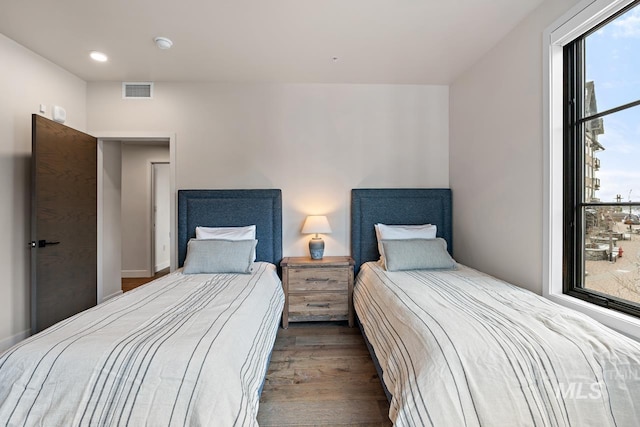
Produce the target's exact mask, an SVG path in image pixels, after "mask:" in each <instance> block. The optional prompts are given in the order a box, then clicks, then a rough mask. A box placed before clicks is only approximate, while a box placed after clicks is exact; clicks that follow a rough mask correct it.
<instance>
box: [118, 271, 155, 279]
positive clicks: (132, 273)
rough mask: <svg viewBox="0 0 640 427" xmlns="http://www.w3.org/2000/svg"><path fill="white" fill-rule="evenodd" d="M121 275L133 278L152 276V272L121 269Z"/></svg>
mask: <svg viewBox="0 0 640 427" xmlns="http://www.w3.org/2000/svg"><path fill="white" fill-rule="evenodd" d="M122 277H123V278H125V279H133V278H136V277H153V273H152V272H150V271H149V270H122Z"/></svg>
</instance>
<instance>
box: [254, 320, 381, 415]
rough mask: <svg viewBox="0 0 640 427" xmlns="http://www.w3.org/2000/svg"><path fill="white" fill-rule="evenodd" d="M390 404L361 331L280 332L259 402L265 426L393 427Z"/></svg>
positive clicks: (341, 327) (302, 326)
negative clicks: (389, 414) (391, 426)
mask: <svg viewBox="0 0 640 427" xmlns="http://www.w3.org/2000/svg"><path fill="white" fill-rule="evenodd" d="M388 413H389V404H388V402H387V399H386V397H385V394H384V391H383V390H382V386H381V384H380V380H379V378H378V375H377V373H376V370H375V367H374V365H373V362H372V361H371V357H370V356H369V352H368V351H367V347H366V344H365V343H364V340H363V338H362V335H361V334H360V330H359V329H358V328H349V327H348V326H347V325H346V323H345V324H341V323H318V322H314V323H291V324H289V329H286V330H285V329H280V330H279V331H278V336H277V338H276V343H275V346H274V350H273V354H272V355H271V364H270V365H269V371H268V372H267V379H266V381H265V385H264V389H263V392H262V396H261V399H260V410H259V412H258V423H259V424H260V426H262V427H265V426H298V427H301V426H329V425H331V426H353V427H355V426H358V427H374V426H390V425H391V422H390V421H389V418H388Z"/></svg>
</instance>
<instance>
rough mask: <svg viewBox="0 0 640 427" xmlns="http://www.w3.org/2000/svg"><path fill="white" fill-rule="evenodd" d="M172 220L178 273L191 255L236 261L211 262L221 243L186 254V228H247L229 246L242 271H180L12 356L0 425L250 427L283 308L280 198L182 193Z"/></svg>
mask: <svg viewBox="0 0 640 427" xmlns="http://www.w3.org/2000/svg"><path fill="white" fill-rule="evenodd" d="M178 213H179V215H178V244H179V247H178V254H179V258H180V266H182V265H183V264H184V263H185V258H188V257H190V256H194V252H193V249H192V248H194V247H196V248H202V247H205V248H207V250H208V252H206V253H205V255H206V256H205V257H204V259H207V260H208V261H212V262H217V261H216V259H215V258H216V256H218V257H219V258H221V259H224V260H225V262H229V260H231V261H234V257H236V255H235V253H236V252H234V251H231V252H229V253H224V254H223V253H220V252H217V253H216V252H211V251H210V249H211V247H215V248H219V247H220V246H219V245H220V243H221V242H220V241H221V240H224V241H223V242H222V243H223V244H225V245H226V244H229V240H225V239H216V238H207V239H198V240H200V242H199V243H200V244H199V245H195V246H194V245H191V244H189V241H190V239H192V238H194V237H195V227H196V226H205V227H241V226H251V225H255V226H256V229H255V238H251V239H246V240H245V241H240V242H239V243H238V244H239V245H243V246H242V247H243V248H245V249H243V250H244V252H242V251H240V250H238V251H237V252H238V253H240V252H242V253H241V254H240V255H241V256H240V257H239V258H238V259H241V261H242V262H246V263H247V264H248V267H247V269H246V271H245V270H243V271H241V272H238V271H224V272H216V273H212V272H206V271H205V272H203V273H202V274H186V273H187V269H186V267H185V269H182V268H180V269H178V270H177V271H175V272H172V273H171V274H168V275H166V276H163V277H161V278H159V279H156V280H154V281H153V282H150V283H148V284H145V285H143V286H140V287H138V288H136V289H134V290H132V291H130V292H126V293H125V294H123V295H121V296H119V297H116V298H112V299H110V300H108V301H106V302H104V303H102V304H100V305H98V306H96V307H94V308H92V309H89V310H86V311H84V312H82V313H79V314H77V315H75V316H73V317H71V318H69V319H66V320H63V321H62V322H60V323H58V324H55V325H53V326H51V327H50V328H48V329H45V330H44V331H42V332H40V333H39V334H37V335H34V336H32V337H30V338H29V339H27V340H25V341H23V342H21V343H19V344H18V345H16V346H14V347H12V348H10V349H9V350H7V351H6V352H5V353H3V354H1V355H0V425H14V424H16V425H52V426H53V425H112V424H127V425H212V424H213V425H243V426H245V425H246V426H257V425H258V424H257V413H258V403H259V398H260V391H261V387H262V384H263V381H264V378H265V375H266V371H267V367H268V363H269V357H270V355H271V349H272V348H273V344H274V341H275V337H276V333H277V330H278V327H279V323H280V319H281V316H282V308H283V306H284V293H283V291H282V284H281V282H280V279H279V277H278V274H277V268H276V265H277V263H279V262H280V259H281V258H282V237H281V234H282V197H281V192H280V190H181V191H179V192H178ZM250 228H251V227H250ZM210 231H211V230H210ZM215 231H216V230H213V231H212V232H215ZM255 240H257V245H255ZM247 242H249V245H248V246H247V245H246V243H247ZM202 244H204V246H202ZM254 245H255V246H254ZM208 246H211V247H208ZM245 246H246V247H245ZM233 247H234V250H235V249H237V248H236V247H235V246H233ZM187 248H189V249H187ZM198 250H199V249H198ZM187 251H189V253H187ZM253 251H255V256H256V259H255V262H253V254H254V252H253ZM211 254H213V255H211ZM216 254H217V255H216ZM200 255H202V254H200ZM210 255H211V256H210ZM220 265H223V266H224V265H235V264H234V263H233V262H230V263H229V264H225V263H224V262H218V264H217V266H218V267H219V266H220ZM205 266H206V265H205ZM31 391H33V392H31Z"/></svg>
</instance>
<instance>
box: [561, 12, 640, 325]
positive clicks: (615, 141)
mask: <svg viewBox="0 0 640 427" xmlns="http://www.w3.org/2000/svg"><path fill="white" fill-rule="evenodd" d="M563 68H564V112H563V113H564V119H563V120H564V126H563V128H564V138H563V139H564V153H563V158H564V165H563V175H564V189H563V200H564V202H563V211H564V229H563V234H564V239H563V272H564V273H563V276H564V277H563V283H564V292H565V294H568V295H571V296H573V297H576V298H580V299H583V300H585V301H588V302H591V303H594V304H598V305H601V306H604V307H608V308H611V309H614V310H619V311H622V312H625V313H628V314H633V315H635V316H640V2H633V3H632V4H630V5H629V6H628V7H626V8H625V9H623V10H622V11H620V12H618V13H616V14H615V15H613V16H611V17H609V18H608V19H606V20H605V21H604V22H601V23H600V24H598V25H597V26H594V27H593V28H590V29H589V30H588V31H586V32H584V33H583V34H581V35H580V36H579V37H577V38H576V39H575V40H573V41H572V42H570V43H568V44H566V45H565V46H564V63H563Z"/></svg>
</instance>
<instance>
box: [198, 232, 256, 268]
mask: <svg viewBox="0 0 640 427" xmlns="http://www.w3.org/2000/svg"><path fill="white" fill-rule="evenodd" d="M255 238H256V226H255V225H247V226H245V227H196V239H198V240H203V239H217V240H254V239H255ZM253 260H254V261H255V260H256V249H255V247H254V248H253Z"/></svg>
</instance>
